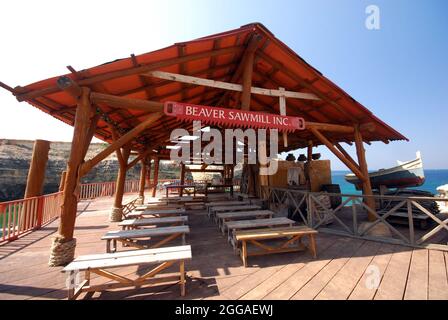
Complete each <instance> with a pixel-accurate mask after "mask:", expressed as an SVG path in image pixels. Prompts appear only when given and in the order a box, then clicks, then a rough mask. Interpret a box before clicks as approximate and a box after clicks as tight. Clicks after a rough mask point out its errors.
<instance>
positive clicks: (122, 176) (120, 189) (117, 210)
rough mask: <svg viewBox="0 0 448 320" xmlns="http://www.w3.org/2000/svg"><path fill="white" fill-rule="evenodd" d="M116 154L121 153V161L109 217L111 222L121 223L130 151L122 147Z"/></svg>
mask: <svg viewBox="0 0 448 320" xmlns="http://www.w3.org/2000/svg"><path fill="white" fill-rule="evenodd" d="M116 152H117V154H118V153H119V152H121V159H122V161H119V163H120V167H119V169H118V175H117V183H116V189H115V199H114V206H113V207H112V211H111V213H110V216H109V218H110V221H111V222H118V221H121V220H122V217H123V194H124V187H125V182H126V173H127V170H128V166H127V162H128V159H129V154H130V153H131V149H130V148H129V147H128V146H126V147H123V148H122V150H120V149H118V150H117V151H116Z"/></svg>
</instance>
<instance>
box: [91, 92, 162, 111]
mask: <svg viewBox="0 0 448 320" xmlns="http://www.w3.org/2000/svg"><path fill="white" fill-rule="evenodd" d="M90 99H91V101H92V102H94V103H96V104H106V105H108V106H111V107H115V108H120V109H135V110H142V111H148V112H161V111H163V103H162V102H158V101H149V100H143V99H133V98H125V97H120V96H115V95H111V94H104V93H99V92H91V93H90Z"/></svg>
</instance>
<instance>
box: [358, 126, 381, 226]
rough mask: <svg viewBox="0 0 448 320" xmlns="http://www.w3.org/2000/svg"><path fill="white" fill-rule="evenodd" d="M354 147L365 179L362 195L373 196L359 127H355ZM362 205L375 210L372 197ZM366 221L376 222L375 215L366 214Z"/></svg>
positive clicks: (366, 199)
mask: <svg viewBox="0 0 448 320" xmlns="http://www.w3.org/2000/svg"><path fill="white" fill-rule="evenodd" d="M355 145H356V154H357V156H358V163H359V167H360V169H361V172H362V174H363V175H364V177H366V179H364V180H363V181H362V193H363V194H364V195H366V196H371V195H373V192H372V186H371V184H370V179H369V171H368V168H367V160H366V154H365V149H364V145H363V141H362V135H361V132H360V130H359V127H355ZM364 203H365V204H366V205H367V206H368V207H370V208H371V209H372V210H375V199H374V198H373V197H367V198H365V199H364ZM368 219H369V221H374V220H376V218H375V215H374V214H372V213H371V212H368Z"/></svg>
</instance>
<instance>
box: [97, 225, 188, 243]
mask: <svg viewBox="0 0 448 320" xmlns="http://www.w3.org/2000/svg"><path fill="white" fill-rule="evenodd" d="M174 233H184V234H185V233H190V228H189V227H188V226H176V227H163V228H152V229H137V230H116V231H109V232H108V233H106V234H105V235H104V236H102V237H101V239H102V240H108V239H138V238H147V237H157V236H165V235H170V234H174Z"/></svg>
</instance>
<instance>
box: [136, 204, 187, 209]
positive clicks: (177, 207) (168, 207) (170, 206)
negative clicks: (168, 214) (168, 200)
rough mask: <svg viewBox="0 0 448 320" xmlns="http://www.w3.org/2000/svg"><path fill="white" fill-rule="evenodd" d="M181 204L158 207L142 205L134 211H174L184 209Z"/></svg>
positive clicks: (160, 205)
mask: <svg viewBox="0 0 448 320" xmlns="http://www.w3.org/2000/svg"><path fill="white" fill-rule="evenodd" d="M182 207H183V206H182V205H180V204H165V203H160V204H157V205H153V204H142V205H138V206H136V207H135V209H134V210H133V211H145V210H172V209H182Z"/></svg>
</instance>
